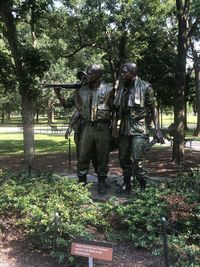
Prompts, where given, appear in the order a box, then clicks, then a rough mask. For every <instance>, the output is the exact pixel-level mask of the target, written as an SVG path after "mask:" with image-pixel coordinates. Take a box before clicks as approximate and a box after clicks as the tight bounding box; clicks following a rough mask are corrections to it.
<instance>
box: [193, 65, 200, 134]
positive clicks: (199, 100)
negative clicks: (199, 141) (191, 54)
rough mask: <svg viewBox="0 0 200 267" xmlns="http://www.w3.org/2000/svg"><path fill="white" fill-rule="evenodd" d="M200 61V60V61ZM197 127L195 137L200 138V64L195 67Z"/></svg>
mask: <svg viewBox="0 0 200 267" xmlns="http://www.w3.org/2000/svg"><path fill="white" fill-rule="evenodd" d="M199 61H200V60H199ZM195 84H196V108H197V126H196V129H195V133H194V134H195V136H200V64H197V66H196V67H195Z"/></svg>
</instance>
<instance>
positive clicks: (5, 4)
mask: <svg viewBox="0 0 200 267" xmlns="http://www.w3.org/2000/svg"><path fill="white" fill-rule="evenodd" d="M12 5H13V3H12V1H1V5H0V16H1V19H2V21H3V23H4V24H5V27H6V32H3V33H4V35H5V38H7V40H8V43H9V46H10V51H11V55H12V57H13V60H14V64H15V70H16V77H17V80H18V82H19V92H20V94H21V97H22V121H23V128H24V161H25V164H26V166H27V165H28V166H29V167H30V166H31V164H32V160H33V158H34V146H33V144H34V129H33V120H34V117H33V105H32V101H31V98H29V90H30V81H29V80H28V74H27V73H26V72H25V70H24V68H23V62H22V59H23V56H22V50H21V45H20V43H19V41H18V33H17V29H16V23H15V18H14V16H13V6H12ZM29 170H30V168H29Z"/></svg>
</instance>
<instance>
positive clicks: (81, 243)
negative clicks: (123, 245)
mask: <svg viewBox="0 0 200 267" xmlns="http://www.w3.org/2000/svg"><path fill="white" fill-rule="evenodd" d="M71 254H72V255H76V256H82V257H88V258H94V259H100V260H106V261H112V257H113V247H112V245H111V244H108V243H104V242H98V241H88V240H82V239H80V240H78V239H76V240H74V241H72V244H71Z"/></svg>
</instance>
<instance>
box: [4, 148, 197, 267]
mask: <svg viewBox="0 0 200 267" xmlns="http://www.w3.org/2000/svg"><path fill="white" fill-rule="evenodd" d="M199 153H200V152H199V151H196V150H194V149H188V150H186V153H185V165H184V169H183V171H184V172H190V169H191V168H194V167H197V165H198V164H200V157H199ZM146 159H147V169H148V174H149V176H150V177H165V178H173V177H176V175H177V170H178V169H177V164H175V163H173V162H171V147H164V148H163V149H161V150H158V149H156V148H155V149H152V150H151V151H149V152H148V154H147V157H146ZM109 167H110V174H112V175H116V176H118V175H121V169H120V167H119V162H118V153H117V152H116V151H115V152H112V153H111V155H110V164H109ZM0 169H9V170H11V171H20V170H22V169H23V159H22V157H21V156H7V157H1V156H0ZM32 169H34V170H37V169H39V170H46V171H51V172H55V173H59V174H63V175H66V174H69V172H70V173H73V172H75V171H76V156H75V154H74V153H73V154H72V155H71V164H69V155H68V153H67V152H66V153H59V154H58V153H56V154H53V153H52V154H44V155H36V157H35V161H34V163H33V166H32ZM92 171H93V170H92V169H91V172H92ZM6 224H7V226H8V227H7V229H8V231H7V232H6V233H4V234H1V232H2V229H0V267H36V266H37V267H70V266H69V265H66V264H58V263H57V262H56V261H55V260H54V259H52V258H51V257H50V256H49V255H48V253H46V252H45V251H40V250H37V249H36V248H35V247H33V246H32V244H31V241H30V240H28V239H27V238H26V237H25V236H24V235H23V233H22V232H19V231H17V230H16V229H14V228H13V227H12V222H10V221H8V222H6ZM4 225H5V221H4ZM0 226H1V224H0ZM113 245H114V258H113V262H102V261H94V266H95V267H97V266H101V267H106V266H111V267H162V266H165V264H164V260H163V258H162V257H153V256H152V255H151V253H150V252H148V251H146V250H138V249H136V248H134V244H133V243H127V242H124V243H114V244H113ZM85 266H87V264H82V265H81V266H80V267H85Z"/></svg>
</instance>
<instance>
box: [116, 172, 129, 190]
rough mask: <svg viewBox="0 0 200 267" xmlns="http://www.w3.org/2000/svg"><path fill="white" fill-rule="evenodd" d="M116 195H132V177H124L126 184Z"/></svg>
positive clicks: (121, 186) (124, 183)
mask: <svg viewBox="0 0 200 267" xmlns="http://www.w3.org/2000/svg"><path fill="white" fill-rule="evenodd" d="M116 193H119V194H121V193H125V194H130V193H131V177H130V176H124V182H123V184H122V185H120V187H119V188H118V189H117V190H116Z"/></svg>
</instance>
